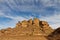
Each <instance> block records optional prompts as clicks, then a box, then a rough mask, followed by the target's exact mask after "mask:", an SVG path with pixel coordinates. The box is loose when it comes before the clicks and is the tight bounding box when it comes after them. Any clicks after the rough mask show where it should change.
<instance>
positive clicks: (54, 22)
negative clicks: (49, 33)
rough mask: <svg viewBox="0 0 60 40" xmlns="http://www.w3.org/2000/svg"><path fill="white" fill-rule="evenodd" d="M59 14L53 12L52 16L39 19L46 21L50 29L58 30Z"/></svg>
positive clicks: (59, 23)
mask: <svg viewBox="0 0 60 40" xmlns="http://www.w3.org/2000/svg"><path fill="white" fill-rule="evenodd" d="M58 13H60V12H55V14H54V15H52V16H49V17H41V18H40V19H41V20H45V21H47V22H48V23H49V24H50V26H51V27H52V28H54V29H55V28H58V27H60V14H58Z"/></svg>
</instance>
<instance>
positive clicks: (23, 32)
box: [0, 18, 53, 40]
mask: <svg viewBox="0 0 60 40" xmlns="http://www.w3.org/2000/svg"><path fill="white" fill-rule="evenodd" d="M52 32H53V29H52V28H51V27H50V26H49V24H48V23H47V22H46V21H41V20H39V19H37V18H34V19H33V20H32V19H30V20H28V21H26V20H24V21H22V22H20V21H19V22H18V23H17V24H16V27H15V28H7V29H3V30H0V37H2V36H4V37H17V36H20V37H21V36H28V37H29V36H31V37H32V36H37V37H38V38H37V39H35V38H34V39H35V40H41V39H42V40H43V39H45V36H48V35H49V34H50V33H52ZM40 36H41V37H42V38H41V37H40ZM28 37H27V38H28ZM34 39H33V37H32V40H34ZM26 40H28V39H26ZM46 40H47V39H46Z"/></svg>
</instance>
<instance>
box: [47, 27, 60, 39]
mask: <svg viewBox="0 0 60 40" xmlns="http://www.w3.org/2000/svg"><path fill="white" fill-rule="evenodd" d="M48 39H49V40H60V28H58V29H56V30H55V31H54V32H52V33H51V34H50V35H48Z"/></svg>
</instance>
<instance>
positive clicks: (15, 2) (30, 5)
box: [0, 0, 60, 28]
mask: <svg viewBox="0 0 60 40" xmlns="http://www.w3.org/2000/svg"><path fill="white" fill-rule="evenodd" d="M21 12H23V13H21ZM26 12H28V13H26ZM29 12H30V13H29ZM12 14H13V15H12ZM15 14H18V15H19V16H18V15H15ZM28 14H29V15H28ZM24 15H25V16H24ZM0 17H6V18H9V19H12V20H11V21H9V22H7V24H8V23H9V24H12V25H14V23H16V22H17V21H19V20H20V21H22V20H28V19H30V18H34V17H37V18H40V19H41V20H46V21H48V22H49V24H50V25H51V26H52V27H53V28H56V26H60V25H59V24H60V22H59V20H60V18H59V17H60V0H0ZM12 22H13V23H12ZM9 24H8V25H9ZM52 24H53V25H52ZM1 26H2V25H1ZM9 26H10V25H9Z"/></svg>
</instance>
